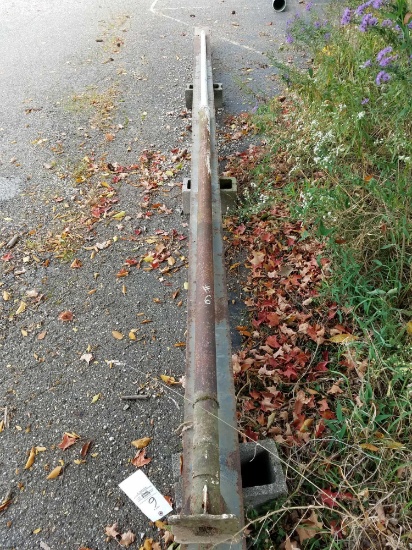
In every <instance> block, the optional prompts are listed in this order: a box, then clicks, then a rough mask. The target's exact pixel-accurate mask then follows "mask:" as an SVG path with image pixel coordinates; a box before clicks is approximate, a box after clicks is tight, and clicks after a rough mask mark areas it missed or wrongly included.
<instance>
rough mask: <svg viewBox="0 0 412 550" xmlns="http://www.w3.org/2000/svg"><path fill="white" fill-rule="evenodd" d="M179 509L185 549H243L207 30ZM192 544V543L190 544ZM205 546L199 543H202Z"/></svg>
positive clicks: (199, 64)
mask: <svg viewBox="0 0 412 550" xmlns="http://www.w3.org/2000/svg"><path fill="white" fill-rule="evenodd" d="M194 49H195V65H194V79H193V82H194V85H193V105H192V107H193V109H192V132H193V148H192V173H191V179H190V180H191V188H190V241H189V293H188V331H187V333H188V336H187V347H186V352H187V366H186V390H185V423H186V424H187V426H188V429H186V430H185V431H184V432H183V434H182V438H183V467H182V506H181V509H180V510H178V512H179V515H175V516H170V517H169V518H168V521H169V524H170V525H171V526H172V532H173V534H174V535H175V540H176V542H180V543H181V544H184V545H185V548H187V549H188V550H195V549H200V548H202V549H203V548H205V547H209V546H214V547H216V548H218V549H219V550H223V549H225V550H226V549H229V548H230V549H232V550H242V549H244V548H245V545H244V540H243V536H242V528H243V525H244V515H243V514H244V512H243V499H242V481H241V473H240V456H239V443H238V432H237V419H236V399H235V391H234V383H233V371H232V366H231V346H230V329H229V314H228V299H227V288H226V277H225V265H224V250H223V235H222V222H221V215H222V214H221V201H220V187H219V177H218V155H217V147H216V121H215V103H214V86H213V77H212V62H211V46H210V33H209V31H208V30H207V29H200V28H197V29H195V38H194ZM186 545H187V546H186ZM199 545H200V546H199Z"/></svg>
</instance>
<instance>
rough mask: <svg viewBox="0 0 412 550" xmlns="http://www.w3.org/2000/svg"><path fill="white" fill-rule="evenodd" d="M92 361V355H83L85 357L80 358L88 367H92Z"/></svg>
mask: <svg viewBox="0 0 412 550" xmlns="http://www.w3.org/2000/svg"><path fill="white" fill-rule="evenodd" d="M92 360H93V354H92V353H83V355H82V356H81V357H80V361H86V363H87V364H88V365H90V361H92Z"/></svg>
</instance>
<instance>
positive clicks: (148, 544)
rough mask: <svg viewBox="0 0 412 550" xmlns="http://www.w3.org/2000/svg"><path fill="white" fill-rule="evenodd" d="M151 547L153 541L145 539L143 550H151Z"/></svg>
mask: <svg viewBox="0 0 412 550" xmlns="http://www.w3.org/2000/svg"><path fill="white" fill-rule="evenodd" d="M152 547H153V539H145V541H144V543H143V546H142V548H143V550H152Z"/></svg>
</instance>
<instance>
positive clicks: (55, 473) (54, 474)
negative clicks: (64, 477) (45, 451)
mask: <svg viewBox="0 0 412 550" xmlns="http://www.w3.org/2000/svg"><path fill="white" fill-rule="evenodd" d="M62 471H63V466H56V467H55V468H54V470H52V471H51V472H50V474H49V475H48V476H47V478H46V479H56V477H59V475H60V474H61V473H62Z"/></svg>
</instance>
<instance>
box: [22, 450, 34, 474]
mask: <svg viewBox="0 0 412 550" xmlns="http://www.w3.org/2000/svg"><path fill="white" fill-rule="evenodd" d="M35 457H36V449H35V447H32V448H31V450H30V454H29V458H28V459H27V462H26V465H25V466H24V469H25V470H28V469H29V468H31V467H32V466H33V464H34V459H35Z"/></svg>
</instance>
